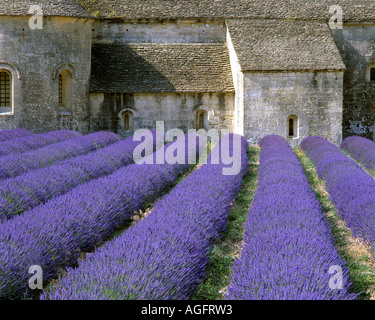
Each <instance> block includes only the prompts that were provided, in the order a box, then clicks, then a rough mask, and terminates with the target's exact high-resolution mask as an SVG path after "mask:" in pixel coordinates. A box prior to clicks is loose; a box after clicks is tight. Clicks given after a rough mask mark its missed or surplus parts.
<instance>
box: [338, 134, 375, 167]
mask: <svg viewBox="0 0 375 320" xmlns="http://www.w3.org/2000/svg"><path fill="white" fill-rule="evenodd" d="M341 148H342V149H343V150H345V151H346V152H348V153H349V154H350V155H351V156H352V157H353V158H354V159H355V160H357V161H358V162H360V163H362V164H363V165H364V166H365V168H367V169H370V170H375V143H374V142H373V141H371V140H369V139H366V138H363V137H358V136H352V137H347V138H345V139H344V140H343V141H342V143H341Z"/></svg>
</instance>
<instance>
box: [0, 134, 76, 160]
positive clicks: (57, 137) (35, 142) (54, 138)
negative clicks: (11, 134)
mask: <svg viewBox="0 0 375 320" xmlns="http://www.w3.org/2000/svg"><path fill="white" fill-rule="evenodd" d="M80 136H82V134H80V133H79V132H76V131H70V130H59V131H51V132H46V133H41V134H32V135H28V136H25V137H20V138H17V139H12V140H9V141H5V142H2V143H1V144H0V157H2V156H6V155H8V154H15V153H24V152H28V151H31V150H36V149H39V148H42V147H44V146H48V145H50V144H54V143H58V142H62V141H66V140H68V139H71V138H75V137H80Z"/></svg>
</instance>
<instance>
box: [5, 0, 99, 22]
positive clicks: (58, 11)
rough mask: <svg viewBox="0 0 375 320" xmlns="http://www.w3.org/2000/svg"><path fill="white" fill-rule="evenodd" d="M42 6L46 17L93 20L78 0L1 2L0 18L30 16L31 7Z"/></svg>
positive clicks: (17, 0) (14, 0) (13, 0)
mask: <svg viewBox="0 0 375 320" xmlns="http://www.w3.org/2000/svg"><path fill="white" fill-rule="evenodd" d="M33 5H39V6H41V8H42V10H43V15H44V16H61V17H79V18H93V15H92V14H91V13H90V12H89V10H87V9H86V8H84V7H82V6H81V5H80V4H79V2H78V1H77V0H0V16H28V15H33V14H34V13H29V10H30V7H31V6H33Z"/></svg>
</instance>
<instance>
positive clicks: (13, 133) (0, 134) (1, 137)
mask: <svg viewBox="0 0 375 320" xmlns="http://www.w3.org/2000/svg"><path fill="white" fill-rule="evenodd" d="M32 134H33V133H32V132H31V131H29V130H26V129H21V128H18V129H11V130H2V131H0V142H3V141H8V140H12V139H17V138H20V137H26V136H29V135H32Z"/></svg>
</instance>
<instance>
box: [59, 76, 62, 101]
mask: <svg viewBox="0 0 375 320" xmlns="http://www.w3.org/2000/svg"><path fill="white" fill-rule="evenodd" d="M59 106H60V107H62V106H63V78H62V75H61V74H60V75H59Z"/></svg>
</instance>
